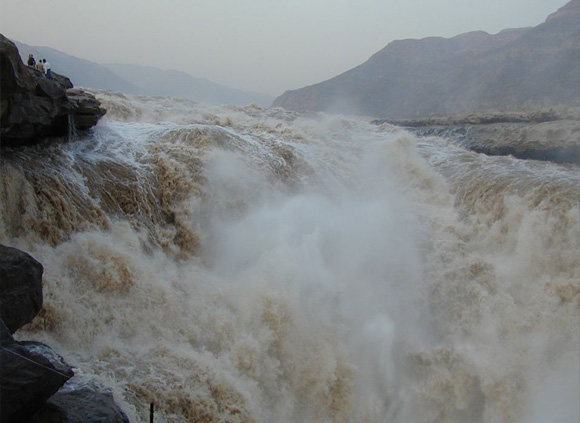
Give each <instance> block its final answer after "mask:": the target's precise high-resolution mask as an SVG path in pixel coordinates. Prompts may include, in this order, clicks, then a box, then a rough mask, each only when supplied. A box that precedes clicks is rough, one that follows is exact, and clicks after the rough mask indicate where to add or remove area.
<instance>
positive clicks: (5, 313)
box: [0, 245, 44, 334]
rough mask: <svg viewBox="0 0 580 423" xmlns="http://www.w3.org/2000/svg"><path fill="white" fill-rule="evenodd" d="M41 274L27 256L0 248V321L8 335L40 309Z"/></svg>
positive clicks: (14, 250) (17, 251)
mask: <svg viewBox="0 0 580 423" xmlns="http://www.w3.org/2000/svg"><path fill="white" fill-rule="evenodd" d="M43 270H44V269H43V267H42V264H40V263H39V262H38V261H36V260H35V259H34V258H33V257H31V256H30V255H29V254H27V253H25V252H23V251H20V250H17V249H16V248H11V247H7V246H4V245H0V318H1V319H2V320H3V321H4V324H5V325H6V327H7V328H8V330H9V332H10V333H11V334H12V333H14V332H16V330H17V329H19V328H20V327H22V326H24V325H25V324H27V323H30V322H31V321H32V319H34V317H35V316H36V314H37V313H38V312H39V311H40V309H41V308H42V273H43Z"/></svg>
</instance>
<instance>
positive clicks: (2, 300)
mask: <svg viewBox="0 0 580 423" xmlns="http://www.w3.org/2000/svg"><path fill="white" fill-rule="evenodd" d="M42 273H43V266H42V265H41V264H40V263H39V262H38V261H36V260H35V259H34V258H33V257H31V256H30V255H29V254H27V253H25V252H23V251H20V250H18V249H16V248H11V247H7V246H4V245H0V317H1V318H0V422H2V423H23V422H30V423H40V422H42V423H102V422H107V423H128V422H129V420H128V419H127V416H126V415H125V414H124V413H123V411H122V410H121V408H120V407H119V406H118V405H117V404H116V403H115V401H114V398H113V395H112V394H111V393H110V392H109V391H108V390H106V389H105V388H103V387H102V386H100V385H99V384H98V383H97V382H95V381H93V380H91V379H87V378H86V377H85V378H78V377H73V376H74V372H73V370H72V368H71V366H69V365H68V364H67V363H66V362H65V361H64V360H63V358H62V357H61V356H60V355H59V354H57V353H56V352H55V351H54V350H53V349H52V348H50V347H49V346H48V345H45V344H42V343H40V342H32V341H16V340H15V339H14V338H13V337H12V334H13V333H14V332H15V331H16V330H17V329H19V328H20V327H22V326H23V325H25V324H27V323H29V322H30V321H31V320H32V319H33V318H34V317H35V316H36V314H37V313H38V312H39V311H40V309H41V306H42ZM63 385H64V387H63ZM61 388H63V389H62V390H61Z"/></svg>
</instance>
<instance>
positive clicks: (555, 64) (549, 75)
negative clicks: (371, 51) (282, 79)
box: [273, 0, 580, 119]
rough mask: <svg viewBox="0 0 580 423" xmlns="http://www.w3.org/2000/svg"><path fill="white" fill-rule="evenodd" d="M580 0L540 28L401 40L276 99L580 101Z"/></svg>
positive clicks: (416, 109) (340, 102)
mask: <svg viewBox="0 0 580 423" xmlns="http://www.w3.org/2000/svg"><path fill="white" fill-rule="evenodd" d="M579 22H580V0H572V1H570V2H569V3H568V4H567V5H565V6H564V7H562V8H561V9H559V10H558V11H557V12H556V13H554V14H552V15H550V16H549V17H548V18H547V19H546V21H545V22H544V23H542V24H540V25H538V26H536V27H533V28H522V29H515V30H505V31H502V32H500V33H499V34H496V35H490V34H487V33H485V32H472V33H467V34H462V35H459V36H457V37H454V38H451V39H445V38H435V37H431V38H426V39H422V40H403V41H394V42H392V43H390V44H389V45H387V46H386V47H385V48H384V49H382V50H381V51H379V52H378V53H376V54H375V55H373V56H372V57H371V58H370V59H369V60H368V61H367V62H366V63H364V64H362V65H360V66H358V67H356V68H354V69H352V70H350V71H348V72H345V73H343V74H342V75H339V76H337V77H335V78H333V79H330V80H328V81H325V82H322V83H319V84H316V85H312V86H310V87H305V88H302V89H299V90H294V91H287V92H286V93H284V94H283V95H282V96H280V97H278V98H277V99H276V100H275V102H274V104H273V105H274V106H280V107H284V108H288V109H293V110H312V111H326V112H338V113H347V114H360V115H367V116H375V117H381V118H391V119H393V118H398V119H401V118H415V117H424V116H429V115H432V114H451V113H457V112H463V111H468V110H471V111H473V110H489V109H522V108H535V109H537V108H541V107H552V106H578V105H580V25H579Z"/></svg>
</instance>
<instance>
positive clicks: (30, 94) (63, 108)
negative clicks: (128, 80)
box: [0, 34, 106, 147]
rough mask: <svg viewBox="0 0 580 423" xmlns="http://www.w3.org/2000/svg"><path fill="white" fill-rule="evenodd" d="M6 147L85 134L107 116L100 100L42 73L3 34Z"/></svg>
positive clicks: (0, 128)
mask: <svg viewBox="0 0 580 423" xmlns="http://www.w3.org/2000/svg"><path fill="white" fill-rule="evenodd" d="M0 63H1V79H0V82H1V87H0V94H1V121H0V136H1V139H2V142H1V146H2V147H20V146H24V145H32V144H39V143H42V142H44V141H45V140H47V139H49V138H54V137H67V136H68V134H69V133H70V132H71V129H74V130H78V131H83V130H86V129H89V128H91V127H92V126H94V125H96V123H97V122H98V121H99V119H100V118H101V117H102V116H104V114H105V113H106V111H105V109H103V108H101V107H100V103H99V101H98V100H97V99H96V98H95V97H94V96H93V95H92V94H89V93H86V92H84V91H82V90H78V89H76V90H73V84H72V82H71V81H70V80H69V79H68V78H67V77H65V76H62V75H58V74H56V73H54V72H53V78H52V79H47V78H46V77H45V76H44V75H43V74H42V72H40V71H38V70H36V69H33V68H31V67H29V66H26V65H25V64H24V63H22V60H21V58H20V54H19V53H18V49H17V48H16V46H15V45H14V43H13V42H12V41H10V40H8V39H7V38H6V37H4V36H3V35H2V34H0Z"/></svg>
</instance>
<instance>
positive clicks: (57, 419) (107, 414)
mask: <svg viewBox="0 0 580 423" xmlns="http://www.w3.org/2000/svg"><path fill="white" fill-rule="evenodd" d="M63 422H66V423H90V422H107V423H129V419H128V418H127V416H126V415H125V413H124V412H123V411H122V410H121V409H120V408H119V406H118V405H117V403H116V402H115V399H114V398H113V395H112V394H111V392H109V391H107V390H106V389H105V388H104V387H103V386H101V385H100V384H98V383H96V382H95V381H94V380H93V379H88V378H86V377H82V376H76V377H74V378H73V379H71V380H70V381H68V382H67V383H66V384H65V385H64V386H63V387H62V389H61V390H60V391H58V392H57V393H56V394H54V395H53V396H52V397H51V398H50V399H49V400H48V401H47V403H46V405H45V406H44V407H43V408H42V409H41V410H40V411H39V412H38V413H36V414H35V415H34V416H32V417H31V418H30V419H29V420H27V421H26V422H25V423H63Z"/></svg>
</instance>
